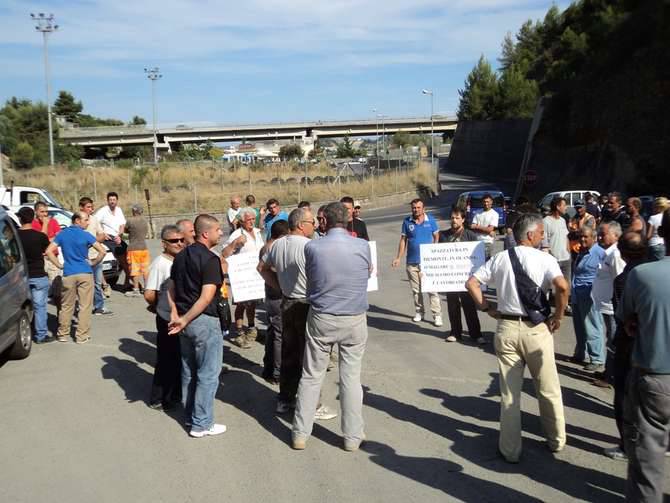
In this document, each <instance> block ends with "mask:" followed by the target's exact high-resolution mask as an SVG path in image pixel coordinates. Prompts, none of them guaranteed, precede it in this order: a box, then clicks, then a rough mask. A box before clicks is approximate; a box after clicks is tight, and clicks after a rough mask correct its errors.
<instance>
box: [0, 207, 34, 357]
mask: <svg viewBox="0 0 670 503" xmlns="http://www.w3.org/2000/svg"><path fill="white" fill-rule="evenodd" d="M16 231H17V228H16V225H14V221H13V220H12V218H11V217H10V216H9V214H8V213H7V212H6V211H5V210H4V209H0V353H4V352H5V351H7V352H8V356H9V357H10V358H12V359H22V358H26V357H27V356H28V355H29V354H30V350H31V349H32V345H33V342H32V332H31V327H30V324H31V321H32V318H33V305H32V301H31V297H30V286H29V285H28V264H27V262H26V258H25V255H24V253H23V247H22V246H21V240H20V239H19V235H18V233H17V232H16Z"/></svg>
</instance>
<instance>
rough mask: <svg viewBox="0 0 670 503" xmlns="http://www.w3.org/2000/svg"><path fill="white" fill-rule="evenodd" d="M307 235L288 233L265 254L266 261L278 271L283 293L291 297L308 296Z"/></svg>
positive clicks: (308, 240) (301, 297) (302, 297)
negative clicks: (306, 269) (306, 271)
mask: <svg viewBox="0 0 670 503" xmlns="http://www.w3.org/2000/svg"><path fill="white" fill-rule="evenodd" d="M309 242H310V239H309V238H306V237H305V236H297V235H288V236H284V237H282V238H280V239H278V240H276V241H275V242H274V243H273V244H272V248H270V251H269V252H268V253H267V255H266V256H265V260H263V262H265V263H266V264H268V265H269V266H271V267H273V268H274V270H275V271H276V273H277V279H278V280H279V286H280V287H281V291H282V295H284V296H285V297H289V298H291V299H304V298H305V297H307V276H306V274H305V246H306V245H307V243H309Z"/></svg>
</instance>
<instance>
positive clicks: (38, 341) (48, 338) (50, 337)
mask: <svg viewBox="0 0 670 503" xmlns="http://www.w3.org/2000/svg"><path fill="white" fill-rule="evenodd" d="M55 340H56V338H55V337H54V336H53V335H47V336H46V337H45V338H44V339H35V340H34V341H33V342H34V343H35V344H47V343H49V342H53V341H55Z"/></svg>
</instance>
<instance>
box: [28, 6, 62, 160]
mask: <svg viewBox="0 0 670 503" xmlns="http://www.w3.org/2000/svg"><path fill="white" fill-rule="evenodd" d="M30 17H31V18H32V19H33V21H35V22H36V23H37V24H36V25H35V29H36V30H37V31H41V32H42V39H43V40H44V78H45V80H46V88H47V117H48V122H49V164H50V165H51V167H52V168H53V166H54V139H53V126H52V125H51V84H50V82H49V80H50V79H49V50H48V43H47V40H48V35H49V33H53V32H55V31H56V30H58V25H57V24H54V15H53V14H49V15H46V14H44V12H40V13H39V14H30Z"/></svg>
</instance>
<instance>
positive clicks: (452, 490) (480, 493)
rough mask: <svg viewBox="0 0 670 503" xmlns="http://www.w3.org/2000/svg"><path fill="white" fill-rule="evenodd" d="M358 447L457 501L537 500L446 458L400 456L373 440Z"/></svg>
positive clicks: (377, 460)
mask: <svg viewBox="0 0 670 503" xmlns="http://www.w3.org/2000/svg"><path fill="white" fill-rule="evenodd" d="M361 450H363V451H365V452H367V453H368V454H369V455H370V461H372V462H373V463H376V464H378V465H379V466H382V467H384V468H386V469H387V470H390V471H392V472H395V473H397V474H399V475H402V476H403V477H407V478H408V479H410V480H413V481H416V482H419V483H421V484H424V485H426V486H428V487H432V488H434V489H438V490H440V491H444V492H445V493H447V494H449V495H450V496H452V497H454V498H457V499H459V500H461V501H510V502H512V501H513V502H527V501H528V502H530V501H541V500H539V499H537V498H533V497H531V496H528V495H527V494H524V493H522V492H520V491H517V490H515V489H512V488H509V487H505V486H504V485H502V484H497V483H495V482H490V481H487V480H483V479H480V478H477V477H473V476H472V475H468V474H466V473H464V472H463V467H462V466H461V465H459V464H458V463H454V462H453V461H447V460H446V459H440V458H421V457H414V456H402V455H400V454H397V453H396V451H395V449H393V448H392V447H390V446H388V445H386V444H382V443H380V442H375V441H366V442H365V443H363V444H362V445H361Z"/></svg>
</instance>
